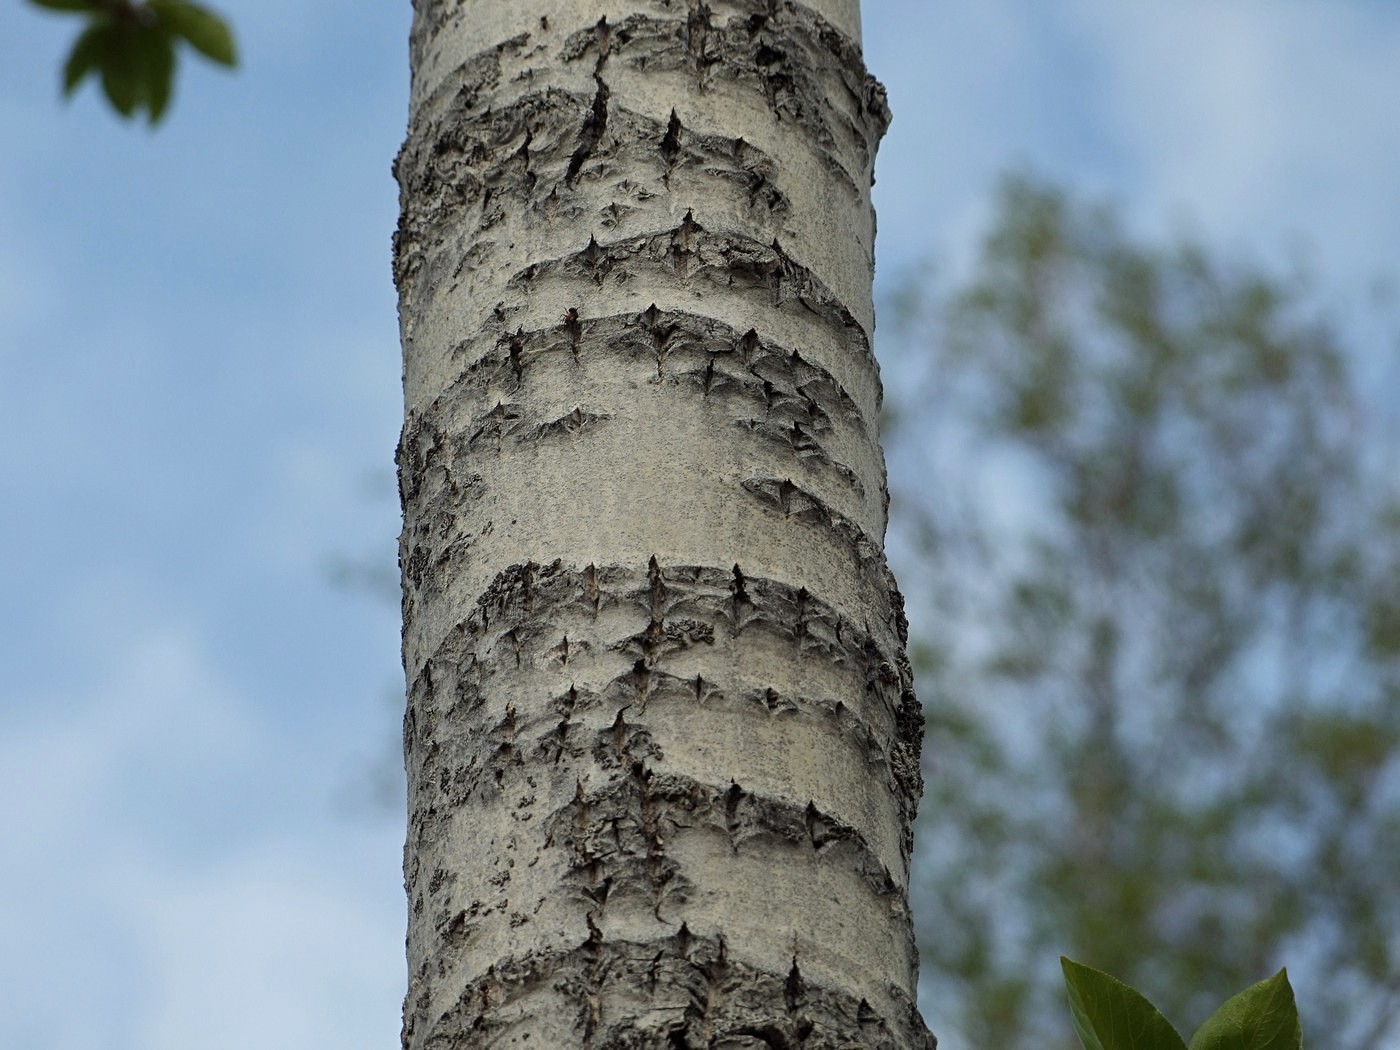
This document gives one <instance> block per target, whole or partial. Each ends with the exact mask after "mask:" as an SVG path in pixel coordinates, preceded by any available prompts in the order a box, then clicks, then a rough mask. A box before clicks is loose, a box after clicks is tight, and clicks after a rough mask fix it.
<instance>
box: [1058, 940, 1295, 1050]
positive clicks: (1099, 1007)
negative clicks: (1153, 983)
mask: <svg viewBox="0 0 1400 1050" xmlns="http://www.w3.org/2000/svg"><path fill="white" fill-rule="evenodd" d="M1060 967H1061V969H1062V970H1063V972H1064V978H1065V987H1066V989H1068V991H1069V1008H1070V1013H1071V1015H1072V1016H1073V1018H1074V1030H1075V1032H1076V1034H1077V1035H1078V1036H1079V1041H1080V1042H1081V1043H1082V1044H1084V1050H1300V1048H1301V1047H1302V1045H1303V1029H1302V1026H1301V1025H1300V1024H1299V1022H1298V1009H1297V1006H1296V1005H1295V1004H1294V1002H1293V986H1292V985H1290V984H1289V983H1288V972H1287V971H1286V970H1280V971H1279V972H1278V973H1276V974H1274V976H1272V977H1270V978H1268V979H1267V980H1264V981H1260V982H1259V983H1258V984H1254V985H1251V986H1250V987H1248V988H1246V989H1245V990H1244V991H1242V992H1240V994H1239V995H1236V996H1234V997H1233V998H1230V999H1227V1000H1226V1001H1225V1003H1224V1004H1223V1005H1222V1006H1221V1007H1220V1008H1219V1009H1218V1010H1216V1011H1215V1013H1213V1014H1212V1015H1211V1016H1210V1019H1209V1020H1207V1021H1206V1022H1205V1024H1203V1025H1201V1027H1200V1028H1198V1029H1197V1030H1196V1034H1195V1035H1193V1036H1192V1037H1191V1042H1190V1044H1189V1045H1188V1044H1187V1043H1186V1042H1185V1040H1183V1039H1182V1038H1181V1036H1180V1035H1178V1034H1177V1031H1176V1029H1175V1028H1173V1027H1172V1026H1171V1024H1170V1023H1168V1021H1167V1019H1166V1018H1165V1017H1163V1016H1162V1014H1161V1013H1160V1012H1159V1011H1158V1010H1157V1008H1156V1007H1155V1006H1153V1005H1152V1004H1151V1003H1150V1002H1148V1001H1147V1000H1146V999H1145V998H1144V997H1143V996H1142V994H1141V993H1139V992H1138V991H1137V990H1136V989H1134V988H1130V987H1129V986H1128V985H1126V984H1124V983H1123V982H1122V981H1119V980H1117V979H1115V978H1113V977H1110V976H1109V975H1108V974H1106V973H1103V972H1102V971H1100V970H1095V969H1092V968H1090V967H1088V966H1083V965H1081V964H1079V963H1077V962H1073V961H1071V960H1070V959H1066V958H1065V957H1063V956H1061V957H1060Z"/></svg>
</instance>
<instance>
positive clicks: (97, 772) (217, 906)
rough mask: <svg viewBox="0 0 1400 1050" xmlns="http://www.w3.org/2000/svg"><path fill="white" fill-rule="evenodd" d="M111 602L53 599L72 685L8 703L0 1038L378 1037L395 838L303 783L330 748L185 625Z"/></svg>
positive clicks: (330, 1041)
mask: <svg viewBox="0 0 1400 1050" xmlns="http://www.w3.org/2000/svg"><path fill="white" fill-rule="evenodd" d="M108 582H109V584H110V582H111V581H108ZM116 589H117V588H112V589H111V590H109V589H108V587H104V586H100V585H96V584H94V585H93V586H91V587H90V588H88V589H87V590H86V591H85V592H84V593H82V594H75V595H73V596H71V597H70V599H69V601H68V603H67V606H68V615H67V617H66V619H65V626H66V629H67V630H68V631H69V632H71V639H72V642H73V648H74V649H75V650H76V649H80V648H82V646H83V643H84V642H86V643H87V645H88V646H89V648H90V649H91V653H90V654H89V659H91V665H90V669H88V670H87V672H86V673H85V674H83V675H81V679H82V680H79V681H73V680H69V679H68V678H67V677H66V675H65V674H62V673H60V674H58V675H56V678H55V682H54V684H53V687H52V689H49V690H44V689H37V688H36V689H31V690H30V691H29V692H28V694H27V695H21V696H17V697H13V698H12V702H11V703H9V704H7V706H6V708H5V710H4V716H5V718H4V723H5V725H4V730H5V731H4V732H3V733H2V734H0V834H3V837H4V840H5V842H6V857H7V860H6V864H5V865H3V866H0V943H3V944H4V945H5V951H4V952H3V953H0V983H3V984H4V985H5V987H6V988H7V995H6V996H4V997H0V1031H5V1032H6V1033H7V1042H8V1041H10V1040H15V1042H14V1045H21V1044H24V1045H43V1046H50V1047H55V1048H59V1050H87V1048H89V1047H92V1048H97V1047H102V1048H103V1050H165V1048H167V1047H168V1048H172V1050H173V1048H175V1047H181V1048H183V1047H186V1046H190V1045H199V1046H202V1047H209V1048H211V1050H214V1048H224V1047H227V1048H230V1050H232V1048H235V1047H237V1048H240V1050H242V1048H245V1047H249V1046H257V1047H267V1048H274V1050H275V1048H281V1047H286V1048H288V1050H292V1048H300V1047H308V1046H335V1047H345V1048H356V1047H366V1048H368V1047H371V1046H384V1045H389V1044H391V1043H392V1040H393V1032H394V1030H395V1028H396V1027H397V1012H398V1003H397V998H396V997H397V995H398V994H399V989H401V985H402V969H403V965H402V955H401V947H400V946H401V944H402V932H401V931H402V925H403V916H402V895H401V889H400V886H399V880H398V876H397V866H398V848H397V841H398V838H399V834H400V832H399V830H398V829H397V828H395V827H393V826H386V825H378V826H374V827H367V826H357V825H353V824H350V823H348V822H345V821H338V820H335V819H333V818H332V816H331V814H330V812H329V811H328V809H327V802H328V800H327V799H326V798H325V797H324V796H319V795H316V794H315V792H314V790H313V791H308V790H307V787H308V785H313V786H314V785H316V784H318V783H319V782H320V781H321V780H325V779H328V778H329V777H331V776H332V775H333V774H332V773H330V772H328V768H333V767H336V765H337V763H338V762H339V761H340V760H341V759H342V758H343V756H342V755H338V754H336V753H335V749H334V748H331V747H327V748H323V749H320V750H319V751H318V750H317V749H307V748H305V747H304V746H302V745H300V744H298V743H297V742H295V741H288V740H287V739H286V734H284V733H281V732H279V730H278V727H276V726H272V725H268V724H266V723H265V722H264V721H262V720H260V719H259V718H258V717H257V716H256V715H255V714H254V713H253V712H254V711H255V710H256V707H255V705H253V704H252V703H251V702H250V700H249V698H246V697H243V696H240V695H238V693H237V691H236V690H235V689H234V688H232V687H231V686H230V684H229V683H228V682H227V681H225V680H224V679H223V678H222V677H221V676H220V675H219V673H218V672H217V671H216V670H215V669H214V668H213V666H212V665H211V663H210V661H209V659H208V657H207V655H206V653H205V645H204V643H203V641H202V640H201V639H200V638H199V637H198V636H197V635H196V634H195V632H194V631H192V630H191V629H189V628H188V627H183V626H179V625H175V624H172V623H171V621H170V617H169V615H168V614H167V615H165V616H162V615H160V614H159V613H158V612H157V611H155V610H153V609H151V608H150V607H142V605H141V603H140V602H139V601H137V600H134V599H132V598H131V597H130V595H131V594H132V592H133V591H134V588H129V587H128V588H122V589H121V590H122V592H123V593H124V594H126V595H128V597H127V598H126V599H122V598H121V597H118V596H117V595H115V594H114V593H112V590H116ZM308 753H309V754H310V756H311V757H310V759H309V761H308V760H307V759H306V757H305V756H306V755H307V754H308ZM303 765H304V766H306V767H308V768H305V769H303V768H300V767H301V766H303ZM269 792H271V793H273V794H274V795H275V794H276V793H279V792H280V793H281V794H282V796H283V797H282V798H281V799H280V800H279V799H277V798H275V797H274V798H269V797H268V796H269Z"/></svg>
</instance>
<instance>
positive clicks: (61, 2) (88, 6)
mask: <svg viewBox="0 0 1400 1050" xmlns="http://www.w3.org/2000/svg"><path fill="white" fill-rule="evenodd" d="M29 2H30V3H31V4H33V5H34V6H35V7H47V8H48V9H49V10H50V11H97V10H100V8H99V7H98V5H97V4H95V3H93V2H92V0H29Z"/></svg>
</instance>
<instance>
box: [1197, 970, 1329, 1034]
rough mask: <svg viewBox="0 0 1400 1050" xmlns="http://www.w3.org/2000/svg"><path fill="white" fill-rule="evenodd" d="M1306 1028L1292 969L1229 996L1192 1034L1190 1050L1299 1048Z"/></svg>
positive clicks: (1282, 971)
mask: <svg viewBox="0 0 1400 1050" xmlns="http://www.w3.org/2000/svg"><path fill="white" fill-rule="evenodd" d="M1302 1045H1303V1029H1302V1027H1301V1025H1299V1023H1298V1008H1297V1006H1296V1005H1295V1004H1294V1002H1293V986H1292V985H1290V984H1289V983H1288V971H1287V970H1280V971H1279V972H1278V973H1276V974H1274V975H1273V976H1272V977H1270V978H1269V979H1268V980H1265V981H1260V982H1259V983H1258V984H1255V985H1251V986H1250V987H1248V988H1246V989H1245V990H1244V991H1242V992H1240V994H1239V995H1237V996H1235V997H1234V998H1232V999H1227V1000H1226V1001H1225V1003H1224V1005H1222V1006H1221V1007H1220V1009H1219V1010H1217V1011H1215V1013H1214V1015H1212V1017H1211V1018H1210V1020H1209V1021H1207V1022H1206V1023H1205V1024H1203V1025H1201V1027H1200V1028H1199V1029H1198V1030H1197V1032H1196V1034H1195V1035H1193V1036H1192V1037H1191V1045H1190V1050H1299V1048H1300V1047H1301V1046H1302Z"/></svg>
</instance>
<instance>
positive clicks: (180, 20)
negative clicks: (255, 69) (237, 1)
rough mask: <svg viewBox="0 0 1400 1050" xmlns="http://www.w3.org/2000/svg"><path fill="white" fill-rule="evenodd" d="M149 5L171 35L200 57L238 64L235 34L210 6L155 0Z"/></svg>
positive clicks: (225, 63)
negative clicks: (180, 39) (187, 43)
mask: <svg viewBox="0 0 1400 1050" xmlns="http://www.w3.org/2000/svg"><path fill="white" fill-rule="evenodd" d="M149 6H150V8H151V10H153V11H155V13H156V15H157V16H158V17H159V19H160V21H161V23H162V24H163V25H164V26H165V27H166V28H167V29H169V30H170V32H172V33H174V34H175V35H176V36H180V37H183V38H184V39H185V40H186V41H188V42H189V45H190V46H191V47H193V48H194V49H195V50H196V51H198V52H200V54H202V55H204V56H206V57H207V58H211V59H213V60H214V61H215V62H218V63H219V64H221V65H225V66H236V65H237V64H238V53H237V49H236V48H235V47H234V43H233V31H232V30H231V29H230V28H229V26H228V23H227V22H225V21H224V20H223V19H222V18H220V17H219V16H218V15H216V14H215V13H214V12H213V11H210V10H209V9H208V8H207V7H201V6H200V5H198V4H191V3H188V2H186V0H151V2H150V5H149Z"/></svg>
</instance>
